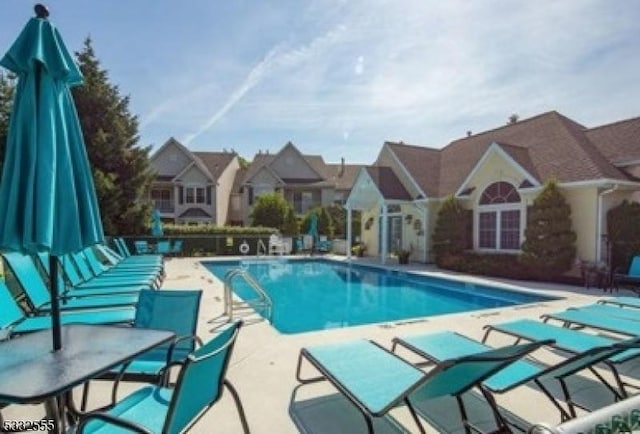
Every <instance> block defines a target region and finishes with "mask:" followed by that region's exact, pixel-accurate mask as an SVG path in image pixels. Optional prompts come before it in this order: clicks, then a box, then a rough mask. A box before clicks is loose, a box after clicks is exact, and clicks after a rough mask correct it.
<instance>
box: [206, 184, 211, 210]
mask: <svg viewBox="0 0 640 434" xmlns="http://www.w3.org/2000/svg"><path fill="white" fill-rule="evenodd" d="M207 205H211V186H210V185H209V186H207Z"/></svg>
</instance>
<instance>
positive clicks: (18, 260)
mask: <svg viewBox="0 0 640 434" xmlns="http://www.w3.org/2000/svg"><path fill="white" fill-rule="evenodd" d="M2 257H3V258H4V260H5V263H6V264H7V266H8V268H9V270H10V271H11V274H12V275H13V276H14V277H15V280H16V281H17V283H18V284H19V285H20V288H21V289H22V291H23V292H24V293H25V294H26V296H27V298H28V301H29V302H30V304H31V307H32V309H33V310H34V312H36V313H38V314H42V313H44V312H49V311H50V310H51V293H50V292H49V289H48V288H47V286H46V283H45V281H44V280H43V279H42V276H41V275H40V272H39V271H38V268H37V267H36V264H35V263H34V262H33V258H32V257H31V256H29V255H27V254H24V253H20V252H6V253H4V254H3V255H2ZM60 277H61V276H60ZM60 280H62V279H60ZM61 283H62V284H59V288H61V289H63V288H64V282H61ZM61 292H62V299H61V301H60V309H61V310H77V309H85V310H86V309H101V308H102V309H105V308H111V309H113V308H127V309H128V310H131V309H132V308H133V307H134V305H135V304H136V303H137V302H138V296H137V295H135V294H134V295H129V294H127V295H106V296H95V295H92V296H87V295H85V296H76V295H74V294H73V292H63V291H61Z"/></svg>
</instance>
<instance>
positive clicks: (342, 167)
mask: <svg viewBox="0 0 640 434" xmlns="http://www.w3.org/2000/svg"><path fill="white" fill-rule="evenodd" d="M342 175H344V157H342V158H341V159H340V171H339V172H338V176H340V177H341V176H342Z"/></svg>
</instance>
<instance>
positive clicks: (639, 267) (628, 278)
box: [612, 255, 640, 292]
mask: <svg viewBox="0 0 640 434" xmlns="http://www.w3.org/2000/svg"><path fill="white" fill-rule="evenodd" d="M612 283H613V287H614V288H615V289H616V290H618V288H619V287H620V285H625V286H629V288H630V289H631V290H632V291H634V292H639V291H640V255H638V256H634V257H633V259H631V263H630V264H629V269H628V270H627V273H626V274H624V273H614V274H613V277H612Z"/></svg>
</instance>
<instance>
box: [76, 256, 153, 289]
mask: <svg viewBox="0 0 640 434" xmlns="http://www.w3.org/2000/svg"><path fill="white" fill-rule="evenodd" d="M72 257H73V258H74V259H75V260H76V262H78V261H83V263H84V264H86V265H88V268H89V270H90V271H91V272H92V274H93V275H94V276H95V277H98V276H101V277H102V278H105V277H109V278H114V279H115V278H120V279H122V278H125V279H130V278H134V277H135V278H139V279H149V280H150V281H151V282H154V283H155V285H156V286H158V287H159V286H160V284H161V283H162V278H163V277H164V273H163V271H162V269H161V268H159V267H157V266H142V265H140V266H137V267H132V266H127V267H123V266H120V267H118V266H117V265H106V264H103V263H102V262H101V261H100V259H99V258H98V257H97V256H96V254H95V252H94V251H93V249H92V248H91V247H87V248H86V249H84V250H82V251H81V252H77V253H74V254H72Z"/></svg>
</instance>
